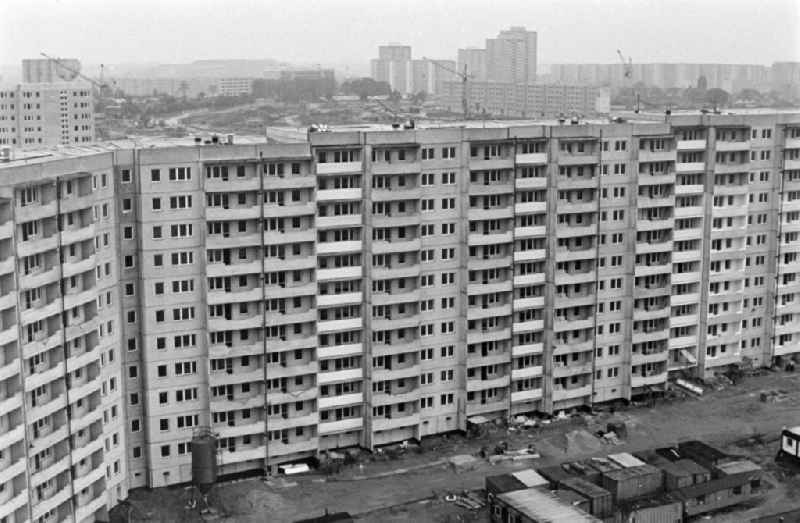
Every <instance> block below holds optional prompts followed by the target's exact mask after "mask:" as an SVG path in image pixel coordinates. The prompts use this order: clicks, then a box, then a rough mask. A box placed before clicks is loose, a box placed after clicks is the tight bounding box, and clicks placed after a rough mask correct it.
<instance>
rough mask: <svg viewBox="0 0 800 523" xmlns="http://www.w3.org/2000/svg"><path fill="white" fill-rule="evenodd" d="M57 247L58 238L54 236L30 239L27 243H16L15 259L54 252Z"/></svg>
mask: <svg viewBox="0 0 800 523" xmlns="http://www.w3.org/2000/svg"><path fill="white" fill-rule="evenodd" d="M57 246H58V237H57V236H56V235H55V234H51V235H50V236H48V237H46V238H43V237H41V236H38V237H32V238H31V239H30V240H28V241H23V242H19V243H17V257H18V258H21V257H23V256H32V255H34V254H36V253H41V252H46V251H52V250H55V249H56V247H57Z"/></svg>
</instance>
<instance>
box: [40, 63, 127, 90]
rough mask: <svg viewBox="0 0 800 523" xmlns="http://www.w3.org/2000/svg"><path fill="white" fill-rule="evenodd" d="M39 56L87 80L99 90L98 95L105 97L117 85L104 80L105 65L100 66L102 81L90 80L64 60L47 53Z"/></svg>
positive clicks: (112, 81)
mask: <svg viewBox="0 0 800 523" xmlns="http://www.w3.org/2000/svg"><path fill="white" fill-rule="evenodd" d="M39 54H41V55H42V56H44V57H45V58H47V59H48V60H50V61H51V62H55V63H56V64H58V66H59V67H61V68H62V69H65V70H67V71H69V72H71V73H73V74H75V75H76V76H80V77H81V78H83V79H84V80H86V81H87V82H89V83H90V84H92V85H93V86H94V87H95V88H96V89H97V90H98V93H99V94H100V95H101V96H102V95H103V94H104V93H105V92H106V91H107V90H110V89H111V87H112V85H114V84H116V82H115V81H114V80H111V84H109V83H108V82H106V81H105V80H104V79H103V70H104V66H103V65H100V79H99V80H95V79H94V78H89V77H88V76H86V75H85V74H83V73H82V72H80V71H79V70H77V69H74V68H72V67H70V66H68V65H67V64H65V63H64V61H63V60H61V59H59V58H56V57H54V56H49V55H47V54H45V53H39Z"/></svg>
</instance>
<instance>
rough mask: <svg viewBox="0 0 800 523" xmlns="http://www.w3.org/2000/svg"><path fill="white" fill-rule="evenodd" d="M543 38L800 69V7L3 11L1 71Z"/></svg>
mask: <svg viewBox="0 0 800 523" xmlns="http://www.w3.org/2000/svg"><path fill="white" fill-rule="evenodd" d="M512 25H523V26H525V27H527V28H528V29H530V30H535V31H537V32H538V33H539V53H538V54H539V62H540V63H545V64H547V63H560V62H567V63H570V62H586V63H592V62H599V63H613V62H615V61H616V60H617V56H616V49H618V48H619V49H622V51H623V53H624V54H625V55H626V56H632V57H633V61H634V62H640V63H643V62H721V63H755V64H771V63H772V62H773V61H787V60H790V61H800V2H798V1H796V0H762V1H761V2H759V3H758V4H756V3H753V2H745V1H743V0H732V1H731V0H729V1H725V0H709V1H684V0H676V1H654V0H634V1H625V0H611V1H602V2H601V1H591V0H574V1H570V0H566V1H560V2H554V1H513V2H512V1H497V0H496V1H494V2H491V3H488V2H485V1H484V2H477V1H473V0H468V1H462V2H456V1H453V0H450V1H444V0H422V1H418V0H414V1H405V2H391V3H389V2H380V3H378V2H367V1H361V0H328V1H317V0H313V1H296V2H290V1H283V2H273V1H255V0H230V1H228V2H225V3H220V2H212V1H207V0H192V1H184V0H169V1H166V0H162V1H160V2H159V1H157V0H137V1H135V2H134V1H124V2H123V1H117V0H106V1H102V0H72V1H69V0H37V1H35V2H32V1H30V0H3V2H2V3H0V64H4V65H15V64H18V63H19V62H20V60H22V59H23V58H35V57H38V56H39V53H40V52H41V51H44V52H47V53H48V54H53V55H56V56H63V57H75V58H79V59H80V60H81V61H83V62H84V63H86V64H92V63H95V64H96V63H101V62H102V63H108V64H118V63H132V62H133V63H140V62H159V63H185V62H191V61H193V60H200V59H219V58H274V59H277V60H281V61H288V62H293V63H305V64H312V63H319V64H323V65H334V64H335V65H338V66H340V67H341V66H344V65H351V66H357V67H358V66H361V67H366V66H367V63H368V61H369V59H370V58H372V57H374V56H376V54H377V46H378V45H381V44H386V43H389V42H398V43H404V44H408V45H411V46H412V51H413V54H414V56H415V57H422V56H432V57H439V58H455V55H456V49H458V48H461V47H467V46H478V47H482V46H483V45H484V40H485V39H486V38H487V37H494V36H495V35H496V34H497V32H498V31H499V30H501V29H503V28H507V27H509V26H512Z"/></svg>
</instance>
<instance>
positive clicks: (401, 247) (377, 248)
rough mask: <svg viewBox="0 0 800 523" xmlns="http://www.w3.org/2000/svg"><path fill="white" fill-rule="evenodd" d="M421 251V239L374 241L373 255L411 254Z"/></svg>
mask: <svg viewBox="0 0 800 523" xmlns="http://www.w3.org/2000/svg"><path fill="white" fill-rule="evenodd" d="M419 249H420V239H419V238H414V239H411V240H405V239H394V240H391V241H377V240H376V241H373V242H372V253H373V254H385V253H389V252H411V251H418V250H419Z"/></svg>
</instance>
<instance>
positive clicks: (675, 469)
mask: <svg viewBox="0 0 800 523" xmlns="http://www.w3.org/2000/svg"><path fill="white" fill-rule="evenodd" d="M658 468H660V469H661V470H662V471H663V472H664V488H665V489H667V490H668V491H669V490H676V489H679V488H684V487H691V486H692V485H697V484H698V483H703V482H705V481H708V480H710V479H711V473H710V472H709V471H708V470H706V469H704V468H703V467H701V466H700V465H698V464H697V463H695V462H694V461H692V460H690V459H679V460H678V461H673V462H667V463H664V464H661V465H659V467H658Z"/></svg>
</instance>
